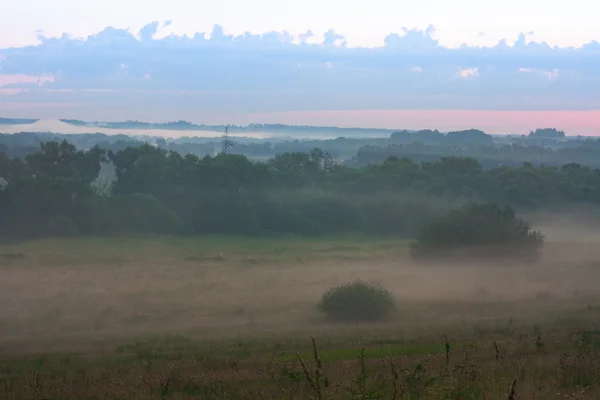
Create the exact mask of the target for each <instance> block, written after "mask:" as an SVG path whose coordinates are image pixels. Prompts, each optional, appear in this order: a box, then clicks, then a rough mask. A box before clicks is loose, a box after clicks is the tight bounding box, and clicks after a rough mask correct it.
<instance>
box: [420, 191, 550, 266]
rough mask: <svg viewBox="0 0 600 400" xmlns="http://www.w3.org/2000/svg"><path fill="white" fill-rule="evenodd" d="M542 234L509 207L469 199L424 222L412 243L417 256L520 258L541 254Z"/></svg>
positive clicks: (534, 257) (527, 259)
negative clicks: (463, 203)
mask: <svg viewBox="0 0 600 400" xmlns="http://www.w3.org/2000/svg"><path fill="white" fill-rule="evenodd" d="M543 245H544V236H543V235H542V234H541V233H540V232H538V231H534V230H533V229H532V228H531V226H530V225H529V224H528V223H527V222H526V221H525V220H523V219H521V218H519V217H517V215H516V214H515V212H514V210H512V209H511V208H510V207H505V208H501V207H499V206H498V205H496V204H476V203H470V204H466V205H465V206H463V207H460V208H457V209H455V210H452V211H450V212H449V213H448V214H446V215H445V216H443V217H441V218H439V219H438V220H436V221H434V222H433V223H431V224H429V225H428V226H426V227H425V228H424V229H423V230H422V231H421V233H420V234H419V237H418V240H417V241H416V242H414V243H412V244H411V252H412V255H413V257H414V258H416V259H448V258H449V257H461V258H464V257H468V258H487V259H493V260H499V259H521V260H526V261H535V260H538V259H539V257H540V250H541V249H542V247H543Z"/></svg>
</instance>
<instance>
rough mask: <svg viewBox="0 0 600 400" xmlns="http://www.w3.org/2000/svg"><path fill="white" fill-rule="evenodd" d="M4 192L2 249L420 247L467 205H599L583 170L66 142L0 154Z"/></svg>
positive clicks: (599, 184)
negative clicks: (277, 243)
mask: <svg viewBox="0 0 600 400" xmlns="http://www.w3.org/2000/svg"><path fill="white" fill-rule="evenodd" d="M103 171H104V172H103ZM106 171H109V172H110V173H108V172H106ZM0 187H1V190H0V235H1V236H2V237H4V238H26V237H36V236H52V235H99V234H102V235H105V234H127V233H156V234H206V233H228V234H248V235H265V234H266V235H268V234H273V233H294V234H307V235H314V234H322V233H348V232H362V233H368V234H377V235H389V234H393V235H406V236H414V235H415V234H416V233H417V232H419V230H420V229H421V228H422V227H423V226H424V225H425V224H427V223H429V222H431V221H432V220H433V219H435V218H437V217H439V216H440V215H443V214H444V213H446V212H447V211H448V210H449V209H451V208H453V207H455V206H457V205H462V204H465V203H467V202H472V201H475V202H494V203H498V204H505V205H510V206H512V207H514V208H515V209H517V210H519V211H523V210H539V209H542V208H548V207H559V206H561V205H573V204H589V205H595V204H598V202H599V201H600V171H598V170H596V169H591V168H589V167H586V166H582V165H580V164H576V163H570V164H565V165H563V166H560V167H550V166H544V167H536V166H534V165H533V164H531V163H524V164H522V165H520V166H518V167H496V168H489V169H486V168H483V166H482V165H481V163H480V162H479V161H478V160H476V159H474V158H469V157H456V156H450V157H442V158H441V159H439V160H438V161H432V162H420V163H419V162H414V161H411V160H409V159H407V158H398V157H388V158H387V159H385V160H384V161H383V162H382V163H380V164H377V165H368V166H365V167H361V168H351V167H348V166H343V165H340V164H338V163H337V162H336V161H335V158H334V157H332V156H331V155H330V154H329V153H328V152H325V151H323V150H320V149H313V150H312V151H310V152H288V153H282V154H278V155H276V156H274V157H272V158H269V159H268V160H266V161H264V162H258V161H251V160H250V159H248V158H247V157H245V156H242V155H217V156H205V157H197V156H195V155H192V154H187V155H182V154H180V153H178V152H175V151H168V150H165V149H162V148H160V147H156V146H152V145H148V144H144V145H141V146H136V147H126V148H123V149H120V150H115V151H113V150H106V149H102V148H100V147H98V146H95V147H92V148H91V149H89V150H78V149H77V148H76V147H75V146H74V145H73V144H71V143H69V142H67V141H62V142H46V143H43V144H42V145H41V146H40V148H39V150H38V151H36V152H34V153H31V154H27V155H25V156H23V157H15V156H9V155H7V154H4V153H0Z"/></svg>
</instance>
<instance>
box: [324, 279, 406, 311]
mask: <svg viewBox="0 0 600 400" xmlns="http://www.w3.org/2000/svg"><path fill="white" fill-rule="evenodd" d="M317 308H318V310H319V311H321V312H322V313H324V314H325V315H327V317H328V318H329V319H331V320H335V321H375V320H379V319H382V318H384V317H386V316H387V315H389V314H390V313H391V312H392V311H393V310H394V309H395V308H396V302H395V300H394V296H393V295H392V294H391V293H390V292H389V291H388V290H386V289H385V288H383V287H382V286H381V285H380V284H379V283H377V282H371V283H369V282H363V281H361V280H357V281H354V282H352V283H347V284H345V285H340V286H334V287H332V288H330V289H329V290H328V291H327V292H326V293H325V294H323V296H322V297H321V300H320V301H319V303H318V304H317Z"/></svg>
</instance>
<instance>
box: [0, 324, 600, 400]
mask: <svg viewBox="0 0 600 400" xmlns="http://www.w3.org/2000/svg"><path fill="white" fill-rule="evenodd" d="M316 344H317V347H316V348H313V347H312V345H311V342H310V340H300V341H298V340H294V339H290V338H288V339H285V338H281V339H280V340H273V339H271V340H267V341H260V340H259V341H244V340H239V341H237V342H233V341H222V342H196V341H193V340H191V339H189V338H187V337H183V336H172V337H167V338H162V339H160V340H153V341H140V342H136V343H133V344H131V345H124V346H115V347H113V348H112V349H108V348H107V347H104V348H103V349H101V350H98V352H97V353H95V352H88V353H86V354H68V355H67V354H62V355H57V354H54V355H40V356H36V357H31V358H18V359H10V358H8V359H3V360H2V363H1V367H0V398H2V399H15V400H16V399H316V398H323V399H325V398H328V399H469V400H471V399H516V398H522V399H559V398H560V399H564V398H569V399H591V398H594V396H598V395H600V331H596V330H589V328H585V329H584V328H581V329H577V328H574V327H570V328H560V327H556V328H548V329H546V330H544V331H540V328H535V329H532V330H529V331H528V330H526V329H524V328H521V330H517V329H516V330H513V331H504V330H503V331H498V330H491V331H486V332H483V331H476V332H475V331H474V332H471V333H465V332H463V333H461V334H460V335H458V334H457V335H449V336H446V337H438V338H435V337H430V338H426V337H422V338H418V339H413V340H406V339H403V338H388V339H385V338H383V339H382V338H378V339H375V338H369V337H361V338H354V339H352V340H351V339H349V338H336V339H332V338H329V339H325V340H322V341H319V340H317V341H316ZM511 391H512V394H511Z"/></svg>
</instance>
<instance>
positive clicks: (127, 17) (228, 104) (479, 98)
mask: <svg viewBox="0 0 600 400" xmlns="http://www.w3.org/2000/svg"><path fill="white" fill-rule="evenodd" d="M599 11H600V4H595V2H591V1H589V0H571V1H569V2H559V1H555V0H545V1H541V0H529V1H527V0H520V1H517V0H503V1H489V2H482V1H474V0H455V1H452V2H450V1H447V0H422V1H419V2H417V1H404V0H403V1H391V0H386V1H383V0H370V1H365V2H348V1H347V0H346V1H341V0H328V1H322V0H319V1H316V0H304V1H285V0H277V1H274V0H254V1H250V0H220V1H218V2H217V1H212V2H205V1H202V2H199V1H191V0H169V1H166V0H144V1H141V0H128V1H126V2H124V1H116V0H103V1H96V0H53V1H41V0H19V1H18V2H17V1H0V116H13V117H33V118H77V119H88V120H89V119H91V120H115V119H117V120H123V119H138V120H149V121H164V120H173V119H184V120H189V121H192V122H197V123H236V124H238V123H250V122H281V123H301V124H313V125H314V124H319V125H339V126H363V127H369V126H373V127H386V128H398V129H419V128H438V129H441V130H448V129H457V128H464V129H467V128H472V127H476V128H482V129H487V130H488V131H490V132H491V133H518V132H519V131H529V130H531V129H535V128H536V127H542V126H544V124H547V123H550V122H551V123H554V124H559V125H560V126H556V127H557V128H561V129H565V130H566V131H567V133H571V134H600V120H599V119H598V116H599V114H598V112H597V110H600V68H598V67H597V66H598V65H600V44H599V43H598V40H600V24H598V23H597V21H596V20H595V19H597V18H596V17H595V16H597V15H598V14H599ZM571 131H572V132H571Z"/></svg>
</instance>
